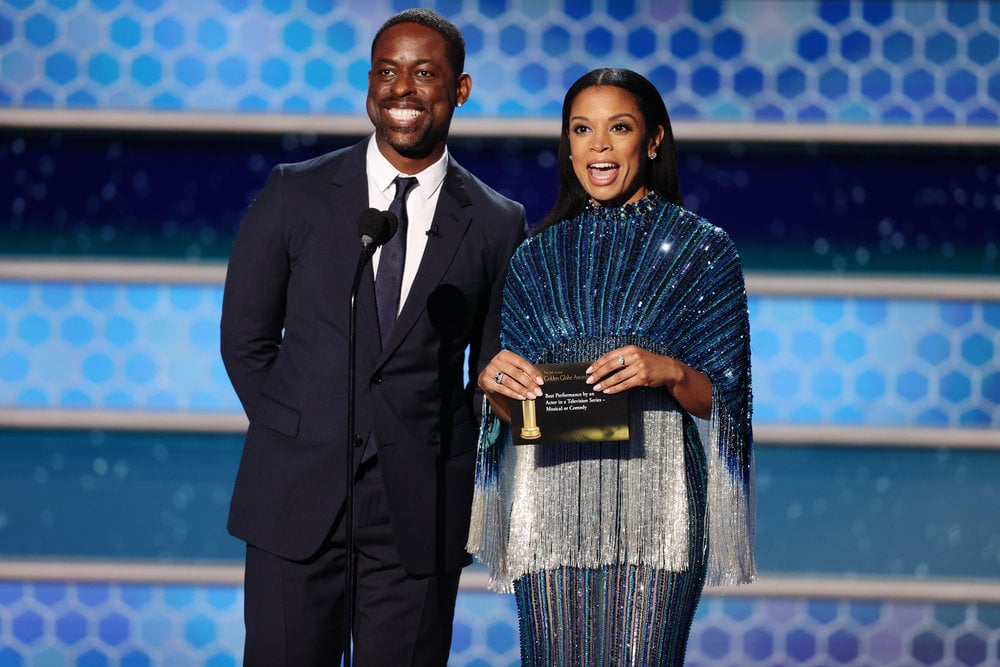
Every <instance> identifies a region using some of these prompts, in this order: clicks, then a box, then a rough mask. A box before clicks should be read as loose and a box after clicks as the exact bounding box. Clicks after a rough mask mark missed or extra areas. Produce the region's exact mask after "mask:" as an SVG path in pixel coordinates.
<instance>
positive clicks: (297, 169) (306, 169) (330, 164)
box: [279, 141, 365, 174]
mask: <svg viewBox="0 0 1000 667" xmlns="http://www.w3.org/2000/svg"><path fill="white" fill-rule="evenodd" d="M364 159H365V142H364V141H362V142H360V143H356V144H353V145H351V146H345V147H343V148H338V149H336V150H333V151H330V152H328V153H323V154H322V155H317V156H315V157H311V158H308V159H306V160H302V161H300V162H285V163H282V164H281V165H279V167H280V168H281V169H282V170H283V171H284V172H285V173H286V174H314V173H318V172H327V171H329V170H331V169H336V168H337V167H338V166H339V165H340V164H341V163H342V162H344V161H345V160H360V161H361V162H362V163H363V162H364Z"/></svg>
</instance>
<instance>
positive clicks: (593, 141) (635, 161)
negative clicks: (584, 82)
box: [569, 86, 663, 206]
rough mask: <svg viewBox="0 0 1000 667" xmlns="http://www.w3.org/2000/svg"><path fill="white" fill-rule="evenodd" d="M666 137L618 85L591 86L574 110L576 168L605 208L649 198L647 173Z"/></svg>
mask: <svg viewBox="0 0 1000 667" xmlns="http://www.w3.org/2000/svg"><path fill="white" fill-rule="evenodd" d="M661 139H663V128H662V127H659V126H657V128H656V131H655V132H654V133H653V136H652V137H650V136H649V132H648V131H647V128H646V123H645V120H644V119H643V117H642V113H641V112H640V111H639V105H638V104H636V101H635V98H633V97H632V95H630V94H629V93H627V92H626V91H624V90H622V89H621V88H618V87H615V86H592V87H590V88H585V89H584V90H582V91H581V92H580V93H579V94H578V95H577V96H576V99H575V100H573V104H572V106H571V107H570V113H569V153H570V161H571V162H572V163H573V172H574V173H575V174H576V178H577V180H578V181H579V182H580V185H582V186H583V189H584V190H586V191H587V194H588V195H590V198H591V199H592V200H593V201H594V202H595V203H597V204H600V205H601V206H621V205H622V204H628V203H631V202H634V201H638V200H640V199H642V198H643V197H645V196H646V195H647V194H648V193H649V190H648V189H647V188H646V186H645V184H644V182H645V174H646V167H647V164H648V161H649V154H650V153H652V152H653V151H654V150H655V149H656V147H657V146H658V145H659V143H660V140H661Z"/></svg>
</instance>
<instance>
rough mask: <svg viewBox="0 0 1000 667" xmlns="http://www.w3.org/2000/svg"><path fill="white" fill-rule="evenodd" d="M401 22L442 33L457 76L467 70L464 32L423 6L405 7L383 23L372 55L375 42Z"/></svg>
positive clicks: (373, 42)
mask: <svg viewBox="0 0 1000 667" xmlns="http://www.w3.org/2000/svg"><path fill="white" fill-rule="evenodd" d="M400 23H417V24H419V25H422V26H424V27H425V28H430V29H431V30H433V31H434V32H436V33H437V34H439V35H441V37H442V38H444V43H445V48H446V49H447V50H448V61H449V62H450V63H451V66H452V68H453V69H454V70H455V76H456V77H457V76H458V75H460V74H461V73H462V72H463V71H464V70H465V39H464V38H463V37H462V32H461V31H460V30H459V29H458V28H456V27H455V24H454V23H452V22H451V21H449V20H448V19H446V18H445V17H443V16H441V15H440V14H438V13H437V12H434V11H431V10H430V9H423V8H421V7H416V8H413V9H404V10H403V11H401V12H399V13H398V14H396V15H394V16H392V17H390V18H389V20H387V21H386V22H385V23H383V24H382V27H381V28H379V29H378V32H377V33H375V38H374V39H372V55H374V54H375V44H376V42H378V38H379V37H381V36H382V33H383V32H385V31H386V30H387V29H388V28H391V27H392V26H394V25H399V24H400Z"/></svg>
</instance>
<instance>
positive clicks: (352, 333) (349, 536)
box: [343, 243, 376, 667]
mask: <svg viewBox="0 0 1000 667" xmlns="http://www.w3.org/2000/svg"><path fill="white" fill-rule="evenodd" d="M375 248H376V245H375V244H374V243H365V244H364V245H363V246H362V248H361V256H360V257H358V267H357V269H355V271H354V282H353V283H352V284H351V308H350V310H351V313H350V323H349V324H348V327H347V350H348V360H347V461H346V463H347V473H346V474H347V488H346V494H347V495H346V498H345V500H344V521H345V523H344V529H345V552H346V553H345V555H344V572H345V575H344V662H343V664H344V667H350V666H351V635H352V634H353V625H354V446H355V441H356V439H357V435H356V434H355V433H354V420H355V415H354V401H355V393H356V392H355V388H354V365H355V357H356V348H357V338H358V289H359V287H360V285H361V274H362V273H363V272H364V269H365V265H366V264H367V263H368V260H369V259H371V257H372V255H373V254H374V253H375Z"/></svg>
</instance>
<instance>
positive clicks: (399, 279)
mask: <svg viewBox="0 0 1000 667" xmlns="http://www.w3.org/2000/svg"><path fill="white" fill-rule="evenodd" d="M394 182H395V184H396V196H395V197H393V200H392V203H390V204H389V211H390V212H391V213H394V214H395V215H396V217H397V218H399V229H398V230H397V231H396V233H395V235H393V237H392V238H391V239H389V240H388V241H387V242H386V244H385V245H384V246H382V255H381V257H379V260H378V275H377V276H376V277H375V302H376V305H377V306H378V324H379V331H380V332H381V335H382V343H385V342H386V341H387V340H389V334H391V333H392V326H393V325H394V324H395V323H396V314H397V313H398V312H399V290H400V287H402V285H403V262H404V261H405V260H406V194H407V193H408V192H409V191H410V190H411V189H412V188H413V186H414V185H416V184H417V179H416V178H414V177H412V176H408V177H404V176H397V177H396V180H395V181H394Z"/></svg>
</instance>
